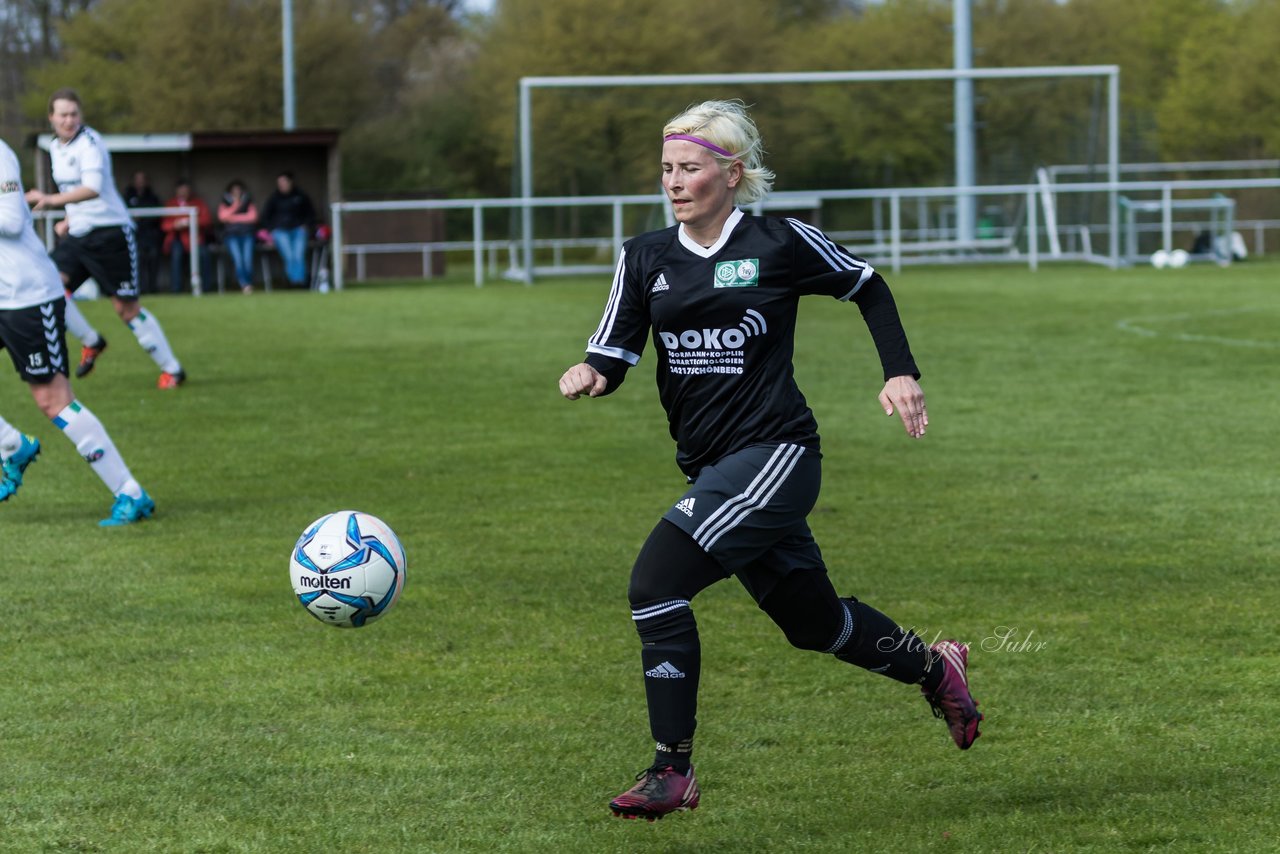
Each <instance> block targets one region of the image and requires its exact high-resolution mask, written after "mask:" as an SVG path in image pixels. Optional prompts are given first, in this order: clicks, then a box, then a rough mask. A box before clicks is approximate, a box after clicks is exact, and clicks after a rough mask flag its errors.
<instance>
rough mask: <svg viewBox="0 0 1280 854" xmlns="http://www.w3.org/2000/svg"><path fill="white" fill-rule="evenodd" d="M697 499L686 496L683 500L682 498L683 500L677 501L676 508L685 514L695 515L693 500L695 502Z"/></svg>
mask: <svg viewBox="0 0 1280 854" xmlns="http://www.w3.org/2000/svg"><path fill="white" fill-rule="evenodd" d="M696 500H697V499H695V498H685V499H683V500H681V501H677V502H676V509H677V510H679V511H680V512H681V513H683V514H684V515H686V516H690V517H692V516H693V502H694V501H696Z"/></svg>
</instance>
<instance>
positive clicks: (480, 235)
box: [332, 178, 1280, 289]
mask: <svg viewBox="0 0 1280 854" xmlns="http://www.w3.org/2000/svg"><path fill="white" fill-rule="evenodd" d="M1255 189H1280V178H1227V179H1203V180H1184V181H1121V182H1109V181H1099V182H1079V183H1065V184H1064V183H1055V184H1051V185H1049V187H1048V192H1047V193H1046V187H1045V186H1044V185H1043V184H1005V185H996V186H984V187H911V188H892V189H859V190H817V191H815V190H806V191H803V192H780V193H774V194H772V195H770V196H769V198H768V199H767V201H766V202H763V203H757V204H756V205H754V206H751V208H752V209H753V210H754V211H756V212H759V211H762V210H764V208H765V205H766V204H767V205H768V206H769V207H771V208H778V207H782V208H785V207H786V206H787V205H788V204H794V205H795V206H796V207H812V205H813V202H814V200H818V201H820V202H834V201H841V200H845V201H847V200H867V201H873V202H880V203H887V205H888V208H889V222H888V228H887V233H878V232H877V239H876V240H875V241H874V242H873V243H872V244H870V245H867V246H856V247H851V248H855V249H856V250H859V251H860V252H861V253H864V254H866V255H868V256H870V257H871V260H872V261H873V262H876V263H884V262H886V261H887V263H888V264H889V265H890V266H891V268H892V269H893V270H894V271H895V272H897V271H899V270H901V269H902V266H903V265H904V264H906V263H917V262H920V261H925V260H928V259H929V257H934V258H936V259H937V260H946V261H949V262H956V261H968V260H974V261H984V260H985V261H991V260H1013V261H1019V262H1024V263H1026V264H1027V266H1028V267H1029V268H1030V269H1032V270H1036V269H1038V268H1039V265H1040V263H1041V262H1042V261H1045V260H1051V261H1069V260H1074V261H1086V262H1089V263H1096V264H1102V265H1105V266H1108V267H1112V268H1114V267H1119V266H1122V265H1123V264H1125V263H1127V259H1126V257H1125V255H1126V254H1127V253H1126V252H1125V251H1124V249H1123V248H1122V246H1121V241H1120V239H1119V238H1120V229H1122V228H1123V227H1124V226H1123V223H1120V222H1115V223H1106V224H1103V225H1101V226H1099V225H1098V224H1096V223H1078V224H1074V225H1067V224H1062V225H1059V224H1058V222H1057V218H1056V215H1055V216H1052V218H1050V217H1045V216H1044V214H1045V213H1050V214H1051V215H1052V214H1053V212H1054V211H1055V209H1056V206H1057V204H1058V201H1059V199H1060V198H1061V197H1063V196H1069V195H1075V194H1090V193H1092V194H1101V195H1105V197H1107V198H1108V199H1109V198H1111V197H1113V196H1118V194H1120V193H1125V194H1128V195H1130V196H1134V194H1157V198H1158V199H1161V200H1166V201H1165V203H1163V204H1162V205H1161V209H1160V219H1161V221H1160V223H1159V225H1157V226H1155V227H1156V228H1158V229H1160V230H1161V233H1162V234H1163V235H1165V237H1166V242H1168V239H1169V236H1170V235H1171V234H1172V233H1173V231H1174V229H1175V228H1179V227H1181V225H1180V224H1176V223H1175V222H1174V220H1173V215H1174V211H1175V210H1176V209H1177V208H1178V206H1177V205H1175V204H1174V203H1173V202H1174V193H1191V192H1195V193H1213V192H1223V191H1230V190H1255ZM958 195H972V196H975V197H980V198H982V197H989V198H996V197H1012V198H1014V199H1019V200H1020V206H1021V217H1022V218H1021V220H1020V221H1019V222H1016V223H1014V224H1013V225H1010V226H1005V227H1003V228H1002V229H999V230H998V231H997V233H996V234H994V235H992V236H990V237H985V238H978V239H974V240H970V241H959V240H955V239H952V237H953V235H947V236H943V237H939V236H938V235H937V232H936V230H934V233H933V236H932V237H931V238H924V239H922V236H923V231H924V230H923V229H920V228H917V229H911V228H909V227H907V226H906V225H905V224H904V202H908V201H917V200H930V199H938V200H953V199H954V198H955V197H956V196H958ZM526 205H527V206H529V207H530V208H556V207H607V208H609V210H610V213H611V215H610V228H609V233H608V235H607V236H600V237H577V238H563V239H560V240H559V241H557V240H555V239H547V238H543V239H539V240H536V241H534V245H535V246H538V247H539V248H544V249H545V248H547V247H551V248H552V249H553V250H554V249H555V247H556V246H557V245H559V246H560V247H561V248H565V247H568V246H570V245H579V246H595V247H600V246H607V247H609V248H611V249H612V251H613V256H614V258H616V257H617V255H618V254H619V252H620V251H621V249H622V244H623V243H624V242H625V241H626V240H627V239H628V238H629V237H631V236H632V235H630V234H627V233H626V232H625V231H624V229H623V221H624V216H623V213H624V209H625V208H627V207H628V206H648V207H653V206H655V205H659V206H661V207H662V208H663V209H665V208H666V206H667V203H666V200H665V198H663V197H661V196H658V195H653V194H646V195H628V196H559V197H545V198H533V199H528V200H525V199H518V198H506V199H502V198H493V199H447V200H442V199H423V200H414V201H385V202H338V203H335V204H334V205H332V212H333V217H332V221H333V253H334V286H335V288H339V289H340V288H341V287H343V285H344V283H345V281H344V280H345V276H344V269H343V268H344V266H345V265H344V264H343V263H342V262H343V259H345V258H346V257H347V256H348V255H352V256H355V257H357V259H358V258H360V257H363V256H366V255H368V254H372V253H376V252H383V251H413V252H423V253H430V252H434V251H466V250H469V251H470V254H471V257H472V268H473V276H472V278H473V281H474V283H475V284H476V286H480V285H483V284H484V282H485V278H486V272H485V268H486V263H485V262H486V257H488V258H490V259H492V258H493V257H494V255H495V253H499V252H501V251H502V250H503V249H504V248H506V249H508V251H510V245H511V243H512V240H494V239H486V237H485V233H484V213H485V211H488V210H512V209H523V208H524V207H525V206H526ZM410 210H419V211H423V210H438V211H451V210H452V211H459V210H469V211H470V212H471V238H470V240H463V241H441V242H435V243H428V242H423V243H420V244H417V243H410V244H389V245H387V244H384V245H383V246H387V247H389V248H386V249H381V248H374V247H375V246H378V245H377V244H362V245H359V246H355V247H352V246H348V245H346V244H345V243H344V240H343V225H342V224H343V218H344V216H346V215H349V214H356V213H360V212H365V211H410ZM1042 221H1044V222H1046V223H1048V222H1052V227H1051V228H1049V229H1046V228H1045V227H1044V226H1042ZM1267 222H1271V220H1258V221H1256V223H1262V224H1264V225H1265V223H1267ZM1256 227H1257V228H1258V229H1259V231H1258V235H1257V243H1258V246H1259V247H1260V246H1261V245H1262V234H1261V229H1262V228H1263V225H1257V226H1256ZM1143 230H1144V231H1145V230H1146V229H1145V228H1144V229H1143ZM1060 232H1061V233H1071V234H1074V235H1076V236H1077V237H1079V238H1080V244H1081V246H1080V248H1079V249H1078V250H1075V251H1068V250H1064V249H1062V248H1061V246H1060V242H1059V241H1058V240H1057V239H1056V237H1057V235H1058V234H1059V233H1060ZM1050 233H1052V235H1053V236H1054V238H1055V239H1053V240H1049V241H1048V242H1049V249H1048V251H1044V250H1042V248H1041V245H1040V244H1041V240H1042V238H1045V239H1047V238H1048V236H1049V234H1050ZM1094 237H1098V238H1100V239H1105V243H1106V245H1108V246H1109V250H1108V251H1107V252H1105V253H1099V252H1096V251H1094V250H1093V248H1092V244H1093V238H1094ZM515 239H517V240H521V243H522V248H523V239H522V238H515ZM992 253H1002V254H998V255H993V254H992ZM522 255H523V253H522ZM427 257H429V255H428V256H427ZM522 261H524V259H523V258H522ZM357 266H359V262H358V261H357ZM424 269H429V268H428V267H424ZM602 270H604V271H606V272H607V271H610V270H612V265H608V266H601V265H574V266H569V265H564V264H561V263H554V262H553V264H552V265H535V266H533V267H532V268H530V267H529V266H528V263H527V262H526V263H522V264H521V265H520V266H518V267H517V266H516V265H515V264H512V265H511V267H509V268H508V271H507V277H508V278H522V279H523V280H525V281H526V282H530V283H531V282H532V281H533V279H534V278H536V277H537V276H539V275H566V274H571V273H598V272H601V271H602Z"/></svg>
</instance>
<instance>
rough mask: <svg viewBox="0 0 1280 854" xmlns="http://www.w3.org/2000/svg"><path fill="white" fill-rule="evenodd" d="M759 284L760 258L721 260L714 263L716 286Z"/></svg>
mask: <svg viewBox="0 0 1280 854" xmlns="http://www.w3.org/2000/svg"><path fill="white" fill-rule="evenodd" d="M758 284H760V259H759V258H744V259H743V260H741V261H721V262H719V263H718V264H716V276H715V282H714V285H715V287H717V288H754V287H755V286H756V285H758Z"/></svg>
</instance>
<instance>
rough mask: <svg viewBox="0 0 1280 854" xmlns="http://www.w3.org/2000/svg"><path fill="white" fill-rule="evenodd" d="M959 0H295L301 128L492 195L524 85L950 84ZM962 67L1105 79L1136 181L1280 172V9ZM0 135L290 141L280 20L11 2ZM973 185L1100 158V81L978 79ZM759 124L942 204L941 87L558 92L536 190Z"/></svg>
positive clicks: (1097, 30) (193, 8)
mask: <svg viewBox="0 0 1280 854" xmlns="http://www.w3.org/2000/svg"><path fill="white" fill-rule="evenodd" d="M951 6H952V4H951V0H884V2H883V3H868V2H864V0H701V2H700V3H699V4H698V10H697V13H696V15H695V14H690V12H689V8H688V4H687V2H685V0H649V1H648V2H644V3H637V2H635V0H495V4H494V8H493V11H492V13H491V14H486V15H475V14H468V13H467V12H466V11H465V9H464V8H463V4H462V3H461V2H460V0H294V22H295V31H294V44H295V68H296V84H297V104H296V108H297V121H298V126H299V127H329V128H336V129H338V130H340V131H341V132H342V155H343V172H344V189H345V190H347V191H372V192H392V191H396V192H403V191H435V192H440V193H444V194H447V195H454V196H472V195H479V196H504V195H508V194H509V193H511V192H512V189H513V186H514V184H513V182H514V178H513V165H514V161H516V160H517V159H518V154H517V149H516V104H517V84H518V81H519V79H520V77H522V76H530V75H539V76H549V75H571V74H591V75H616V74H695V73H711V72H745V71H757V72H773V71H827V70H865V69H901V68H949V67H950V66H951V64H952V46H951V45H952V42H951V40H952V34H951V29H950V25H951ZM972 14H973V28H974V31H973V44H974V54H975V55H974V65H975V66H978V67H995V66H1040V65H1078V64H1117V65H1119V66H1120V67H1121V93H1122V104H1121V129H1122V158H1123V159H1124V160H1125V161H1127V162H1145V161H1151V160H1162V159H1164V160H1170V159H1172V160H1200V159H1226V158H1261V157H1272V158H1274V157H1280V67H1278V66H1280V51H1277V50H1276V48H1275V36H1276V33H1280V0H1125V2H1123V3H1117V2H1114V0H1066V2H1059V0H974V6H973V13H972ZM0 54H3V55H2V56H0V66H2V67H3V71H2V72H0V131H2V132H3V134H4V136H5V138H6V139H8V140H9V141H10V142H11V143H14V144H15V148H16V147H19V145H20V144H21V142H22V140H23V138H24V137H25V136H27V135H28V134H31V133H33V132H36V131H40V130H43V129H44V116H45V103H46V99H47V97H48V93H49V92H51V91H53V90H54V89H56V88H58V87H61V86H73V87H74V88H76V89H78V90H79V91H80V94H81V96H82V98H83V99H84V102H85V110H86V120H87V121H88V122H89V123H90V124H92V125H93V126H94V127H96V128H98V129H99V130H101V131H103V132H106V133H110V132H120V133H123V132H128V133H143V132H178V131H183V132H185V131H196V130H222V131H226V130H249V129H262V128H279V127H280V126H281V116H282V113H283V108H282V94H281V92H282V70H281V4H280V2H279V0H163V2H160V0H0ZM975 91H976V95H977V99H976V101H977V103H976V120H977V127H978V131H977V133H978V156H979V162H978V176H979V181H980V182H982V183H994V182H1005V181H1017V182H1022V181H1025V180H1027V178H1028V177H1029V174H1030V169H1032V168H1033V167H1034V166H1037V165H1045V164H1048V163H1067V162H1074V163H1093V162H1101V161H1102V160H1103V159H1104V158H1105V142H1104V140H1105V120H1106V104H1105V87H1104V86H1103V85H1102V84H1101V83H1100V82H1098V81H1093V80H1085V79H1080V80H1073V81H1057V80H1055V81H1044V80H1026V81H978V82H977V83H976V84H975ZM708 97H738V98H742V99H743V100H744V101H747V102H748V103H750V104H753V105H754V112H755V115H756V117H757V119H758V121H759V123H760V125H761V128H762V131H763V133H764V136H765V141H766V145H767V146H768V148H769V150H770V156H769V162H770V165H771V166H772V167H773V168H774V169H775V170H776V171H777V172H778V175H779V179H778V182H777V187H778V189H786V190H793V189H806V188H827V187H868V186H891V185H904V184H948V183H950V182H951V181H952V178H953V174H952V170H953V164H952V131H951V121H952V84H950V83H949V82H933V83H924V82H921V83H893V84H887V83H886V84H840V85H835V84H832V85H822V86H743V87H740V88H738V89H736V90H734V91H730V90H728V89H726V88H725V87H699V86H677V87H671V88H664V89H662V90H656V89H647V88H633V89H624V88H617V89H568V90H556V91H545V92H539V93H537V94H536V96H535V98H534V104H533V106H534V137H535V140H536V144H537V160H536V165H535V168H534V172H535V175H534V179H535V188H536V192H537V193H538V194H541V195H552V194H557V195H559V194H566V195H575V194H604V193H634V192H649V191H651V190H653V189H655V188H656V186H657V177H658V171H657V165H656V151H657V139H658V133H659V131H660V130H661V125H662V122H663V120H665V119H666V118H667V117H669V116H670V115H672V114H674V113H676V112H678V111H679V110H680V109H681V108H683V107H684V106H686V105H687V104H689V103H692V102H694V101H697V100H702V99H704V98H708Z"/></svg>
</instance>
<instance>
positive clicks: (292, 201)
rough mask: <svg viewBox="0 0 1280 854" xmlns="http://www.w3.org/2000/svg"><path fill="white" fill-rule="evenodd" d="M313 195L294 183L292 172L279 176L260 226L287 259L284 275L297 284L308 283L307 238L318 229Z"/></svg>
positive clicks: (283, 257)
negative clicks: (312, 202) (310, 195)
mask: <svg viewBox="0 0 1280 854" xmlns="http://www.w3.org/2000/svg"><path fill="white" fill-rule="evenodd" d="M315 225H316V209H315V206H314V205H312V204H311V198H310V197H309V196H308V195H307V194H306V193H304V192H302V190H300V189H298V185H297V184H296V183H294V180H293V173H292V172H281V173H280V174H279V175H277V176H276V189H275V192H273V193H272V194H271V195H270V196H269V197H268V198H267V201H266V203H265V204H264V205H263V206H262V217H261V226H262V229H263V230H264V231H266V232H267V234H268V235H269V236H270V238H271V242H272V243H274V244H275V247H276V250H277V251H278V252H279V253H280V260H281V261H282V262H283V263H284V275H285V278H287V279H288V280H289V284H290V285H293V286H295V287H305V286H306V285H307V238H308V237H309V236H310V235H311V232H312V231H313V230H314V229H315Z"/></svg>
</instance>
